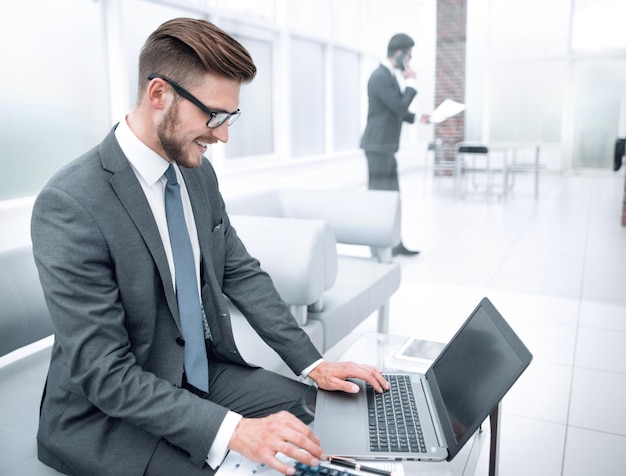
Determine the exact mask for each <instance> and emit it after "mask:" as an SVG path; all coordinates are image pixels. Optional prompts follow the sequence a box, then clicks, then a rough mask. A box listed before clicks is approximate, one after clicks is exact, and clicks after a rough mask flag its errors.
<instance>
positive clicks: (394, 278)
mask: <svg viewBox="0 0 626 476" xmlns="http://www.w3.org/2000/svg"><path fill="white" fill-rule="evenodd" d="M400 279H401V272H400V265H399V264H398V263H396V262H391V263H380V262H378V261H376V260H374V259H364V258H360V257H354V256H339V264H338V273H337V281H336V282H335V285H334V286H333V287H332V288H331V289H329V290H328V291H326V292H325V293H324V307H323V311H321V312H311V311H310V312H309V322H312V321H315V320H317V321H320V322H321V323H322V324H323V328H324V346H325V347H324V351H327V350H328V349H330V348H331V347H332V346H333V345H335V344H336V343H337V342H339V341H340V340H341V339H342V338H343V337H345V336H347V335H348V334H349V333H350V332H352V331H353V330H354V328H355V327H357V326H358V325H359V324H360V323H361V322H363V321H364V320H365V319H366V318H367V317H369V316H370V315H371V314H372V313H373V312H375V311H376V310H378V309H379V308H380V306H381V303H384V302H387V301H388V300H389V297H390V296H391V295H393V293H394V292H396V291H397V290H398V288H399V287H400Z"/></svg>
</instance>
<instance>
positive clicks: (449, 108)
mask: <svg viewBox="0 0 626 476" xmlns="http://www.w3.org/2000/svg"><path fill="white" fill-rule="evenodd" d="M464 110H465V104H461V103H460V102H456V101H453V100H452V99H446V100H445V101H443V102H442V103H441V104H440V105H439V107H437V109H435V110H434V111H433V112H432V114H431V115H430V122H431V123H434V124H439V123H440V122H443V121H445V120H446V119H448V118H449V117H452V116H454V115H456V114H458V113H459V112H461V111H464Z"/></svg>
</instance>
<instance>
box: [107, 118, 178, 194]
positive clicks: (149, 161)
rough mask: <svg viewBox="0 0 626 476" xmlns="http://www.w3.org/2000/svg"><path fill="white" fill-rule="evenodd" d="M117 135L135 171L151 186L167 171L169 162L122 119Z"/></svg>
mask: <svg viewBox="0 0 626 476" xmlns="http://www.w3.org/2000/svg"><path fill="white" fill-rule="evenodd" d="M115 137H116V139H117V142H118V143H119V144H120V147H121V148H122V152H124V155H126V157H127V158H128V161H129V162H130V164H131V165H132V166H133V168H134V169H135V171H136V172H137V173H138V174H139V175H141V177H142V178H143V179H144V180H145V182H146V183H147V184H148V185H149V186H153V185H154V184H155V183H157V181H158V180H159V179H161V177H162V176H163V174H164V173H165V170H166V169H167V167H168V165H169V162H168V161H166V160H165V159H163V157H161V156H160V155H159V154H157V153H156V152H154V151H153V150H152V149H150V148H149V147H148V146H147V145H146V144H144V143H143V142H141V141H140V140H139V138H138V137H137V136H136V135H135V133H134V132H133V131H132V130H131V128H130V127H129V126H128V123H127V122H126V117H124V119H122V120H121V121H120V123H119V125H118V126H117V128H116V129H115Z"/></svg>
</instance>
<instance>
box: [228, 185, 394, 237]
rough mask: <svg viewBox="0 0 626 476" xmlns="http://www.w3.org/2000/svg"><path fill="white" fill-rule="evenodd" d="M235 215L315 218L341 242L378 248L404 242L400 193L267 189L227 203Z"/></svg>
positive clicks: (232, 199)
mask: <svg viewBox="0 0 626 476" xmlns="http://www.w3.org/2000/svg"><path fill="white" fill-rule="evenodd" d="M227 208H228V210H229V212H231V213H237V214H243V215H255V216H274V217H276V216H282V217H287V218H299V219H315V220H323V221H325V222H326V223H328V224H329V225H330V226H331V228H332V230H333V232H334V234H335V238H336V240H337V242H339V243H343V244H349V245H365V246H371V247H374V248H382V249H384V248H393V247H394V246H396V245H397V244H398V243H400V219H401V216H400V211H401V210H400V194H399V193H398V192H396V191H383V190H295V189H294V190H290V189H282V190H266V191H262V192H258V193H253V194H250V195H246V196H241V197H235V198H231V199H229V200H227Z"/></svg>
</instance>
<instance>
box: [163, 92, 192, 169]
mask: <svg viewBox="0 0 626 476" xmlns="http://www.w3.org/2000/svg"><path fill="white" fill-rule="evenodd" d="M178 123H179V121H178V101H176V102H174V103H173V104H172V106H171V107H170V109H169V110H168V111H167V112H166V113H165V116H164V117H163V120H162V121H161V123H160V124H159V125H158V126H157V137H158V139H159V142H160V143H161V147H163V150H164V151H165V153H166V154H167V157H168V158H169V159H170V160H171V161H173V162H175V163H176V164H178V165H180V166H182V167H188V168H191V167H197V166H198V164H197V163H196V162H195V161H193V160H192V159H190V157H189V154H190V153H191V152H190V151H189V150H187V151H185V146H184V144H183V143H182V142H181V141H179V140H177V138H176V134H175V132H176V129H177V126H178ZM185 152H186V153H185Z"/></svg>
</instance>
